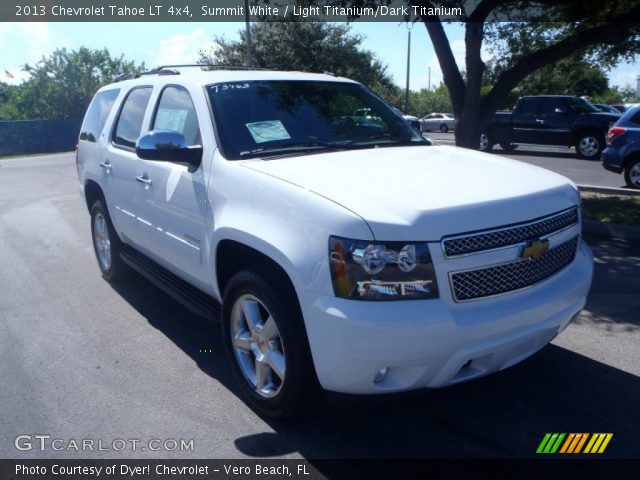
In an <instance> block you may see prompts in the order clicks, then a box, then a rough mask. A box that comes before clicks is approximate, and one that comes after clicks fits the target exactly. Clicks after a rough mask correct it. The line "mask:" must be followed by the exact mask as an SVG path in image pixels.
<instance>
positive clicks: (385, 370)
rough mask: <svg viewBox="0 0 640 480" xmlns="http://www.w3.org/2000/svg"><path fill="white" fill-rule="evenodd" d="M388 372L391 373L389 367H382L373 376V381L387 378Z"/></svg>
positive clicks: (376, 381) (378, 381) (377, 381)
mask: <svg viewBox="0 0 640 480" xmlns="http://www.w3.org/2000/svg"><path fill="white" fill-rule="evenodd" d="M388 373H389V367H384V368H381V369H380V370H378V371H377V372H376V374H375V376H374V377H373V383H380V382H382V381H383V380H384V379H385V378H387V374H388Z"/></svg>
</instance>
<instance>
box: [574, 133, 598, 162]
mask: <svg viewBox="0 0 640 480" xmlns="http://www.w3.org/2000/svg"><path fill="white" fill-rule="evenodd" d="M602 150H604V138H603V136H602V135H601V134H599V133H596V132H586V133H583V134H581V135H580V136H579V137H578V141H577V142H576V153H577V154H578V156H579V157H580V158H584V159H585V160H598V159H599V158H600V153H601V152H602Z"/></svg>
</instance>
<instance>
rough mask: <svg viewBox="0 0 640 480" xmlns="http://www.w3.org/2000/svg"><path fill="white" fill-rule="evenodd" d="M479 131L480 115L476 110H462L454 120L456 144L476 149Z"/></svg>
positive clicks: (478, 141)
mask: <svg viewBox="0 0 640 480" xmlns="http://www.w3.org/2000/svg"><path fill="white" fill-rule="evenodd" d="M465 110H466V109H465ZM480 133H481V129H480V115H479V114H478V111H477V110H476V111H475V112H466V111H463V113H462V115H461V116H460V118H458V119H457V121H456V130H455V135H456V146H458V147H464V148H473V149H475V150H477V149H478V146H479V145H480Z"/></svg>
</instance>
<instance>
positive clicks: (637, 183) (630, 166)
mask: <svg viewBox="0 0 640 480" xmlns="http://www.w3.org/2000/svg"><path fill="white" fill-rule="evenodd" d="M624 181H625V182H626V184H627V186H628V187H631V188H640V158H634V159H633V160H630V161H629V162H627V165H626V166H625V167H624Z"/></svg>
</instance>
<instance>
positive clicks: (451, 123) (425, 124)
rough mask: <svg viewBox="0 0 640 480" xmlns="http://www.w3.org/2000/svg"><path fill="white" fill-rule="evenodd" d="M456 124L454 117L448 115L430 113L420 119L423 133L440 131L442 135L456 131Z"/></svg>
mask: <svg viewBox="0 0 640 480" xmlns="http://www.w3.org/2000/svg"><path fill="white" fill-rule="evenodd" d="M455 123H456V121H455V119H454V118H453V116H451V115H450V114H448V113H430V114H429V115H427V116H426V117H422V118H421V119H420V127H421V128H422V131H423V132H428V131H430V130H440V131H441V132H442V133H446V132H448V131H449V130H453V129H454V127H455Z"/></svg>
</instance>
